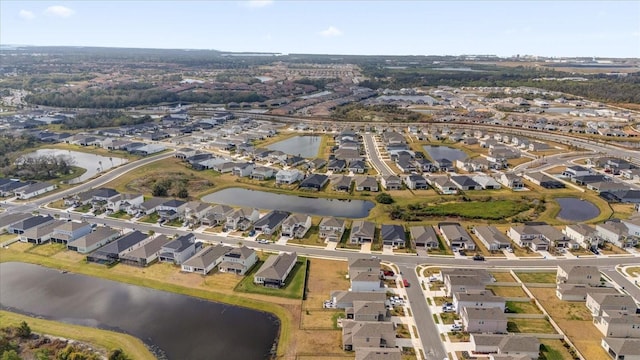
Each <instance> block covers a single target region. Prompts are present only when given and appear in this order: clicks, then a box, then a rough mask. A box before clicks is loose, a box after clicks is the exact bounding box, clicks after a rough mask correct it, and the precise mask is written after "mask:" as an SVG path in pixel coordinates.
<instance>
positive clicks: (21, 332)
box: [18, 321, 31, 338]
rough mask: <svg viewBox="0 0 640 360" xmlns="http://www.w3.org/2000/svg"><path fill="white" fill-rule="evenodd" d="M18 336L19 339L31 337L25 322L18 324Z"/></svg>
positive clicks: (29, 329)
mask: <svg viewBox="0 0 640 360" xmlns="http://www.w3.org/2000/svg"><path fill="white" fill-rule="evenodd" d="M18 336H20V337H21V338H28V337H29V336H31V328H30V327H29V324H27V322H26V321H23V322H21V323H20V326H19V327H18Z"/></svg>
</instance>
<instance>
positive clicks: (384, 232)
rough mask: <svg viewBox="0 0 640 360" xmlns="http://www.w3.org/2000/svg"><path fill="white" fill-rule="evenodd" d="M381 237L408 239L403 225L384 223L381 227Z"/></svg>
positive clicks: (383, 238) (385, 238)
mask: <svg viewBox="0 0 640 360" xmlns="http://www.w3.org/2000/svg"><path fill="white" fill-rule="evenodd" d="M380 237H381V238H382V240H383V241H385V240H402V241H406V240H407V237H406V235H405V233H404V227H402V225H382V227H381V229H380Z"/></svg>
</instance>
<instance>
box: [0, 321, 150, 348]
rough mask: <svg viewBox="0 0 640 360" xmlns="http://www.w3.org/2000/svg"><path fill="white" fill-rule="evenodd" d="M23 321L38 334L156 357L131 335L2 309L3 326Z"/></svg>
mask: <svg viewBox="0 0 640 360" xmlns="http://www.w3.org/2000/svg"><path fill="white" fill-rule="evenodd" d="M22 321H25V322H27V324H28V325H29V327H30V328H31V330H32V331H33V332H35V333H38V334H46V335H51V336H58V337H63V338H65V339H73V340H79V341H83V342H86V343H90V344H92V345H95V346H99V347H102V348H104V349H105V350H107V351H111V350H114V349H122V350H123V351H124V352H125V353H126V354H127V355H128V356H129V358H131V359H136V360H146V359H149V360H151V359H155V358H156V357H155V356H154V355H153V354H152V353H151V352H150V351H149V350H148V349H147V347H146V346H145V345H144V344H143V343H142V341H140V339H138V338H136V337H133V336H131V335H127V334H122V333H118V332H114V331H108V330H101V329H96V328H92V327H87V326H80V325H72V324H63V323H60V322H57V321H51V320H44V319H39V318H34V317H30V316H26V315H21V314H16V313H12V312H8V311H3V310H0V324H2V326H3V327H6V326H18V325H20V323H21V322H22Z"/></svg>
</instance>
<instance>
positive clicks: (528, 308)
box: [507, 301, 542, 314]
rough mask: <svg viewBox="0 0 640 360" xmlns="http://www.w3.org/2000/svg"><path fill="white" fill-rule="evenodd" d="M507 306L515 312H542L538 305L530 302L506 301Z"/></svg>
mask: <svg viewBox="0 0 640 360" xmlns="http://www.w3.org/2000/svg"><path fill="white" fill-rule="evenodd" d="M507 308H509V310H511V311H512V312H514V313H516V314H542V311H540V309H538V306H537V305H536V304H534V303H532V302H524V301H507Z"/></svg>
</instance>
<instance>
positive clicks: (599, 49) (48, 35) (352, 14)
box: [0, 0, 640, 58]
mask: <svg viewBox="0 0 640 360" xmlns="http://www.w3.org/2000/svg"><path fill="white" fill-rule="evenodd" d="M0 44H2V45H9V44H14V45H16V44H17V45H40V46H46V45H66V46H100V47H140V48H165V49H169V48H177V49H215V50H221V51H244V52H278V53H285V54H288V53H311V54H354V55H462V54H487V55H498V56H513V55H517V54H519V55H521V56H522V55H538V56H552V57H561V56H566V57H571V56H587V57H591V56H594V57H636V58H640V0H635V1H577V0H576V1H551V0H546V1H507V0H502V1H482V0H478V1H455V0H454V1H420V0H413V1H402V0H400V1H391V0H385V1H383V0H378V1H367V0H356V1H339V0H333V1H323V0H307V1H302V0H295V1H294V0H288V1H287V0H252V1H206V0H199V1H169V0H164V1H153V0H147V1H123V0H120V1H66V2H64V1H63V2H56V1H54V2H50V1H24V0H20V1H15V0H2V1H0Z"/></svg>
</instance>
